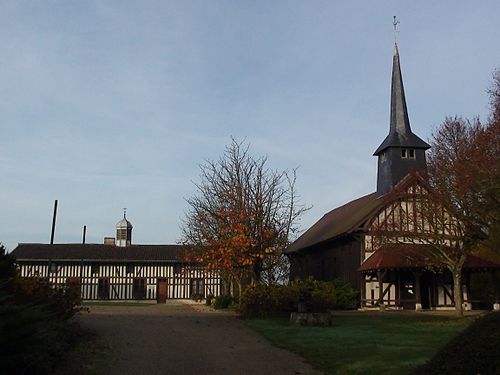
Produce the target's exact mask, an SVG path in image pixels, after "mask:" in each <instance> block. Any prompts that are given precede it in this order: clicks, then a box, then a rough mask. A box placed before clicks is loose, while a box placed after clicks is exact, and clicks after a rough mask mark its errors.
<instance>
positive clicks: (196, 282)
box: [191, 279, 205, 299]
mask: <svg viewBox="0 0 500 375" xmlns="http://www.w3.org/2000/svg"><path fill="white" fill-rule="evenodd" d="M204 297H205V285H204V282H203V279H191V298H193V299H202V298H204Z"/></svg>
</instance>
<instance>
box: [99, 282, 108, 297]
mask: <svg viewBox="0 0 500 375" xmlns="http://www.w3.org/2000/svg"><path fill="white" fill-rule="evenodd" d="M97 283H98V284H97V298H98V299H109V279H99V280H98V282H97Z"/></svg>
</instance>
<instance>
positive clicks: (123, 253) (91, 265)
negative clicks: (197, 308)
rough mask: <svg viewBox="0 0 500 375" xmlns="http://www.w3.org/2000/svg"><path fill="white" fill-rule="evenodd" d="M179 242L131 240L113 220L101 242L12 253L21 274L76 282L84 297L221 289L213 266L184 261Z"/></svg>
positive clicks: (147, 296)
mask: <svg viewBox="0 0 500 375" xmlns="http://www.w3.org/2000/svg"><path fill="white" fill-rule="evenodd" d="M186 250H187V247H186V246H183V245H135V244H132V224H131V223H130V222H129V221H128V220H127V219H126V218H125V216H124V218H123V219H122V220H121V221H120V222H118V224H117V225H116V239H115V238H105V239H104V243H103V244H53V245H52V244H37V243H30V244H19V245H18V246H17V247H16V248H15V249H14V251H13V252H12V256H13V257H14V258H15V259H16V264H17V265H18V267H19V271H20V274H21V276H22V277H34V278H41V279H43V280H46V281H48V282H50V283H51V284H53V285H62V284H65V283H68V282H69V283H75V284H78V285H79V286H80V288H81V296H82V299H83V300H152V301H157V302H159V303H162V302H165V301H166V300H167V299H188V298H193V299H203V298H206V297H207V296H209V295H214V296H217V295H219V294H220V293H221V281H220V277H219V275H218V273H217V272H215V271H207V270H205V269H204V268H203V267H201V266H200V265H196V264H193V263H186V262H184V261H183V258H184V253H185V251H186Z"/></svg>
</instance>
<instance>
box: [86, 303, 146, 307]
mask: <svg viewBox="0 0 500 375" xmlns="http://www.w3.org/2000/svg"><path fill="white" fill-rule="evenodd" d="M153 305H156V302H155V303H147V302H145V303H142V302H84V303H83V304H82V306H83V307H85V306H122V307H123V306H125V307H148V306H153Z"/></svg>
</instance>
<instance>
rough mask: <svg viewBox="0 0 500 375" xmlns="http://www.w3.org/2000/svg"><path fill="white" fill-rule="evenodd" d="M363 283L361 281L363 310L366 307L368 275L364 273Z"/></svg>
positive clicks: (362, 275)
mask: <svg viewBox="0 0 500 375" xmlns="http://www.w3.org/2000/svg"><path fill="white" fill-rule="evenodd" d="M360 277H361V281H360V286H361V288H360V289H361V290H360V292H361V293H360V296H361V301H360V302H361V303H360V307H361V308H363V307H365V306H366V275H365V274H364V273H362V274H361V276H360Z"/></svg>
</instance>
